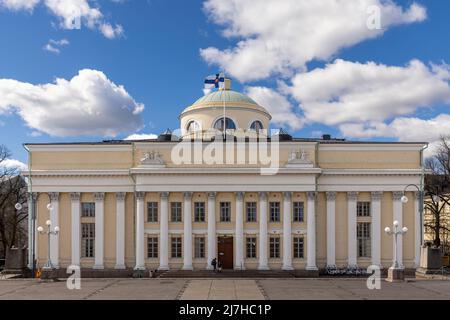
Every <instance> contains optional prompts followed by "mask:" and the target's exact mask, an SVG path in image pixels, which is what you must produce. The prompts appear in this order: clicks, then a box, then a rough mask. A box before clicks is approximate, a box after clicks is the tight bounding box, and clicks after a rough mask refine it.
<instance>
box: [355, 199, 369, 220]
mask: <svg viewBox="0 0 450 320" xmlns="http://www.w3.org/2000/svg"><path fill="white" fill-rule="evenodd" d="M356 216H357V217H358V218H370V217H371V216H372V206H371V203H370V201H358V202H357V203H356Z"/></svg>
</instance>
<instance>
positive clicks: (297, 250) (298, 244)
mask: <svg viewBox="0 0 450 320" xmlns="http://www.w3.org/2000/svg"><path fill="white" fill-rule="evenodd" d="M304 257H305V241H304V239H303V237H295V238H294V259H303V258H304Z"/></svg>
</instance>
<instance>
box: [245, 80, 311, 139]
mask: <svg viewBox="0 0 450 320" xmlns="http://www.w3.org/2000/svg"><path fill="white" fill-rule="evenodd" d="M245 92H246V94H247V95H248V96H250V97H251V98H253V100H255V101H256V102H257V103H258V104H259V105H261V106H263V107H265V108H266V109H267V111H269V113H270V114H271V115H272V123H275V124H277V125H280V126H288V127H289V128H291V129H293V130H298V129H300V128H301V127H302V126H303V122H302V120H301V117H300V115H298V114H296V113H295V112H294V107H293V106H292V104H291V103H290V102H289V101H288V100H287V98H286V97H285V96H283V95H281V94H280V93H278V92H276V91H275V90H273V89H270V88H266V87H246V88H245Z"/></svg>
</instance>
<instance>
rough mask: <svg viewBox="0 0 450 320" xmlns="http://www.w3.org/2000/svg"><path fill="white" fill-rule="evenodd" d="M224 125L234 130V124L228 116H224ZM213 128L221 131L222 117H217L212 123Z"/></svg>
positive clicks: (227, 128)
mask: <svg viewBox="0 0 450 320" xmlns="http://www.w3.org/2000/svg"><path fill="white" fill-rule="evenodd" d="M225 125H226V126H225V129H226V130H229V129H232V130H236V124H235V123H234V121H233V120H231V119H230V118H225ZM214 129H216V130H220V131H223V118H220V119H218V120H217V121H216V123H214Z"/></svg>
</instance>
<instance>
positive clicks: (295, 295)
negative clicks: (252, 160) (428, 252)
mask: <svg viewBox="0 0 450 320" xmlns="http://www.w3.org/2000/svg"><path fill="white" fill-rule="evenodd" d="M6 299H9V300H10V299H18V300H24V299H25V300H26V299H39V300H43V299H44V300H58V299H80V300H96V299H100V300H102V299H113V300H115V299H126V300H138V299H143V300H174V299H183V300H185V299H194V300H195V299H199V300H206V299H211V300H216V299H221V300H241V299H248V300H261V299H271V300H284V299H289V300H323V299H338V300H372V299H383V300H394V299H427V300H450V281H448V280H446V281H443V280H412V279H411V280H409V281H408V282H404V283H387V282H385V281H382V282H381V290H369V289H367V287H366V280H365V279H342V278H341V279H324V278H322V279H258V280H253V279H190V280H189V279H82V280H81V290H69V289H67V287H66V282H65V281H60V282H50V283H43V282H39V281H38V280H33V279H14V280H1V281H0V300H6Z"/></svg>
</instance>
